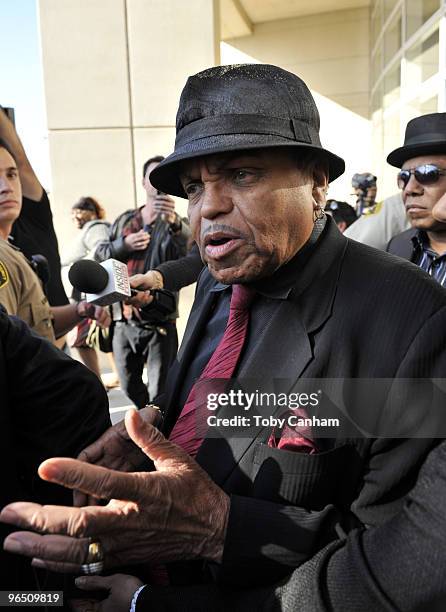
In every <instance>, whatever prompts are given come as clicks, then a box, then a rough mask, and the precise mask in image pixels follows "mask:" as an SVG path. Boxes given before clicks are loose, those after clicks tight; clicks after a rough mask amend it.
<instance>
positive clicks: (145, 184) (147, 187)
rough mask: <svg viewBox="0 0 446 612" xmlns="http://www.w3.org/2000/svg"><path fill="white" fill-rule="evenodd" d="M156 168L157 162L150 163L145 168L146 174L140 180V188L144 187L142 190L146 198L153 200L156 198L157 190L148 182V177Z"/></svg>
mask: <svg viewBox="0 0 446 612" xmlns="http://www.w3.org/2000/svg"><path fill="white" fill-rule="evenodd" d="M157 166H159V162H152V163H151V164H149V165H148V166H147V170H146V174H145V176H144V178H143V180H142V186H143V187H144V190H145V192H146V194H147V197H149V198H154V197H155V196H156V194H157V193H158V192H157V189H156V187H154V186H153V185H152V183H151V182H150V179H149V176H150V173H151V172H152V170H154V169H155V168H156V167H157Z"/></svg>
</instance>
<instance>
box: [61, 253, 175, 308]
mask: <svg viewBox="0 0 446 612" xmlns="http://www.w3.org/2000/svg"><path fill="white" fill-rule="evenodd" d="M68 278H69V279H70V283H71V284H72V285H73V287H75V288H76V289H78V290H79V291H81V292H83V293H85V294H86V299H87V302H88V303H89V304H96V305H97V306H110V305H111V304H115V303H116V302H127V301H128V302H130V303H132V302H131V301H130V298H136V300H135V301H136V304H137V305H138V306H139V307H140V308H144V307H147V306H149V307H151V306H152V305H153V307H154V308H156V310H157V311H158V313H160V314H163V315H168V314H171V313H172V312H175V310H176V299H175V296H174V294H172V292H170V291H165V290H164V289H153V290H151V291H150V292H144V293H141V292H138V291H136V290H135V289H131V288H130V282H129V274H128V270H127V266H126V265H125V263H122V262H121V261H118V260H116V259H107V260H106V261H103V262H102V264H99V263H97V262H96V261H92V260H90V259H82V260H80V261H77V262H76V263H74V264H73V265H72V266H71V268H70V271H69V273H68Z"/></svg>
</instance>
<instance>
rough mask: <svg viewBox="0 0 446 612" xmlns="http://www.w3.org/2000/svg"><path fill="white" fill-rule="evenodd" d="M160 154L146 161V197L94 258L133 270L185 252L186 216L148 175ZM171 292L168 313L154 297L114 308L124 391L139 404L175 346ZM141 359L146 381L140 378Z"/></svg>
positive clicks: (158, 384) (158, 383)
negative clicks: (146, 302)
mask: <svg viewBox="0 0 446 612" xmlns="http://www.w3.org/2000/svg"><path fill="white" fill-rule="evenodd" d="M162 159H164V158H163V157H161V156H156V157H152V158H150V159H148V160H147V161H146V162H145V164H144V166H143V182H142V184H143V187H144V190H145V192H146V203H145V204H144V206H141V207H140V208H138V209H133V210H127V211H126V212H124V213H122V214H121V215H120V216H119V217H118V218H117V219H116V220H115V222H114V223H113V225H112V228H111V231H110V239H109V240H108V241H104V242H100V243H99V245H98V246H97V248H96V251H95V259H96V260H97V261H104V260H106V259H108V258H110V257H113V258H115V259H118V260H119V261H123V262H125V263H126V264H127V267H128V269H129V274H137V273H142V272H146V271H147V270H149V269H151V268H154V267H156V266H158V265H160V264H163V263H164V262H167V261H170V260H176V259H178V258H180V257H182V256H183V255H185V254H186V250H187V242H188V239H189V236H190V231H189V225H188V222H187V220H185V219H181V218H180V217H179V216H178V215H177V214H176V213H175V207H174V200H173V199H172V198H171V197H169V196H167V195H166V194H164V193H160V192H159V191H157V190H156V189H155V188H154V187H153V186H152V184H151V183H150V180H149V174H150V172H151V171H152V170H153V169H154V168H156V166H157V165H158V164H159V163H160V161H161V160H162ZM174 297H175V300H173V301H172V304H173V309H172V310H171V311H170V312H167V313H166V312H165V311H163V310H161V309H160V308H159V306H158V304H157V302H156V300H155V301H153V302H152V304H151V305H150V307H149V308H145V309H144V311H143V312H142V311H141V310H140V309H138V308H137V307H136V306H131V305H128V304H127V305H124V306H123V307H122V309H121V310H120V311H119V313H118V314H117V313H116V309H114V321H115V322H114V327H113V354H114V357H115V363H116V369H117V372H118V376H119V380H120V382H121V387H122V389H123V391H124V392H125V393H126V394H127V395H128V397H129V398H130V399H131V400H132V402H133V403H134V404H135V405H136V406H137V407H138V408H142V407H143V406H145V405H146V404H147V403H148V402H149V401H153V400H154V398H155V397H157V396H158V395H159V394H160V393H162V392H163V390H164V384H165V380H166V375H167V371H168V369H169V367H170V364H171V363H172V361H173V360H174V358H175V355H176V353H177V350H178V336H177V329H176V319H177V317H178V294H177V293H175V296H174ZM145 364H146V365H147V377H148V385H147V386H146V385H145V384H144V383H143V381H142V373H143V368H144V365H145Z"/></svg>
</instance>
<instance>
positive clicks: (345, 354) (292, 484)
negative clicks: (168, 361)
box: [164, 220, 446, 586]
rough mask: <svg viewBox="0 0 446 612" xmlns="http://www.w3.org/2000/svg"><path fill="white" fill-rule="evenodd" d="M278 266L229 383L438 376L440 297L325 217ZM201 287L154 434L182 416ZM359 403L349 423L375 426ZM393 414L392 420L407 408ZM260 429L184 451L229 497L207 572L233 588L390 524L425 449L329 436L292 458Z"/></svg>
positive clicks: (270, 385) (443, 318) (379, 402)
mask: <svg viewBox="0 0 446 612" xmlns="http://www.w3.org/2000/svg"><path fill="white" fill-rule="evenodd" d="M287 266H289V267H291V270H292V274H293V275H294V285H293V290H292V292H291V294H290V296H289V298H288V299H287V300H271V299H266V298H261V299H262V302H261V309H260V314H259V316H261V317H262V320H263V321H264V326H263V332H262V333H261V335H260V337H259V338H258V341H257V343H256V344H255V347H254V349H253V350H252V351H251V352H250V353H249V354H245V355H244V358H243V361H242V363H241V367H240V369H239V372H238V377H239V378H245V379H250V378H251V379H256V380H257V381H261V383H260V382H259V385H260V386H259V388H261V389H262V390H271V389H274V388H275V384H276V381H277V379H285V380H288V381H291V382H292V383H293V382H294V381H296V380H299V379H300V378H302V377H307V378H322V379H323V378H330V379H343V378H365V379H377V378H384V379H393V378H404V379H413V378H431V377H434V378H435V377H438V378H440V377H443V376H444V372H445V369H446V347H445V343H444V341H443V335H442V334H439V333H438V330H439V329H444V328H445V326H446V292H445V290H444V289H443V288H442V287H440V286H439V285H438V284H437V283H435V282H434V281H432V280H431V279H429V278H427V277H426V275H425V274H424V273H423V272H422V271H421V270H419V269H417V268H416V267H415V266H413V265H411V264H409V263H406V262H402V261H401V260H400V259H398V258H396V257H393V256H390V255H388V254H387V253H383V252H381V251H377V250H375V249H373V248H370V247H367V246H365V245H362V244H359V243H357V242H354V241H350V240H347V239H346V238H345V237H343V236H342V235H341V234H340V233H339V231H338V229H337V228H336V226H335V225H334V223H332V222H331V220H328V221H327V225H326V228H325V230H324V232H323V234H322V235H321V237H320V238H319V240H318V242H317V244H316V246H315V248H314V250H313V252H312V254H311V256H310V257H309V258H308V260H307V261H306V263H305V266H304V267H303V268H301V267H300V266H299V257H297V259H296V260H294V261H292V262H290V263H289V264H287ZM288 272H289V269H288ZM214 284H215V281H214V279H213V278H212V277H211V276H210V274H209V273H208V272H207V271H205V272H204V273H203V274H202V275H201V278H200V280H199V283H198V286H197V293H196V299H195V302H194V306H193V308H192V311H191V315H190V318H189V322H188V325H187V328H186V331H185V335H184V339H183V343H182V346H181V349H180V351H179V354H178V360H177V362H176V363H175V364H174V366H173V368H172V369H171V372H170V375H169V380H168V389H167V393H166V397H165V403H164V408H165V433H166V434H168V433H169V432H170V431H171V429H172V427H173V425H174V423H175V421H176V419H177V417H178V415H179V413H180V411H181V406H179V405H178V403H177V397H178V394H179V390H180V388H181V382H182V378H183V376H184V373H185V371H186V368H187V365H188V363H189V362H190V360H191V359H192V358H193V355H194V349H195V347H196V344H197V341H198V339H199V338H200V335H201V333H202V331H203V329H204V327H205V325H206V322H207V320H208V317H209V313H210V310H211V308H212V304H213V300H214V299H215V295H214V294H212V293H210V292H209V289H210V288H212V287H213V286H214ZM369 399H370V401H369V404H368V405H367V406H364V410H362V406H359V407H357V408H359V410H358V414H359V415H360V416H361V414H362V415H363V416H364V415H365V416H366V417H367V416H369V415H370V414H371V415H372V417H373V419H377V418H379V417H380V416H382V413H383V412H384V410H385V409H386V408H385V399H386V398H385V397H376V398H374V397H371V398H369ZM400 409H401V411H402V416H404V411H405V410H406V406H405V405H402V406H400ZM407 410H410V409H409V407H407ZM224 412H225V411H224V410H223V413H224ZM226 412H227V413H228V414H230V409H226ZM270 433H271V430H270V429H269V428H261V427H259V428H258V429H257V430H255V431H254V433H253V436H252V437H250V438H240V437H234V438H233V439H224V438H221V439H210V438H209V439H205V440H204V442H203V444H202V446H201V448H200V449H199V452H198V455H197V461H198V462H199V463H200V464H201V465H202V467H203V468H204V469H205V470H206V471H207V472H208V473H209V474H210V476H211V477H212V478H213V480H214V481H215V482H216V483H217V484H218V485H219V486H221V487H222V488H223V489H224V490H225V491H226V492H227V493H228V494H230V495H231V509H230V516H229V523H228V530H227V537H226V541H225V549H224V558H223V563H222V565H221V566H220V567H219V568H218V570H217V569H216V568H212V567H211V568H210V570H211V573H213V574H214V577H215V576H217V577H218V579H219V580H221V581H226V582H232V583H235V584H237V583H241V584H243V585H245V586H246V585H248V584H259V583H263V584H264V583H266V582H271V581H273V580H277V579H279V578H281V577H282V576H284V575H286V574H287V573H289V572H290V568H294V567H297V566H299V565H300V564H301V563H303V562H304V561H306V560H307V559H308V558H309V557H310V556H311V555H312V554H314V552H315V551H317V550H318V549H320V548H322V546H324V545H325V544H326V543H327V542H329V541H331V540H333V539H335V538H337V537H338V534H339V533H340V532H342V530H344V531H348V530H349V529H350V528H352V526H357V525H358V524H365V525H367V526H370V525H377V524H380V523H382V522H384V521H385V520H387V519H389V518H390V517H392V516H393V515H395V514H396V513H397V512H398V510H399V509H400V508H401V505H402V503H403V498H404V496H405V495H406V494H407V493H408V492H409V491H410V489H411V487H412V486H413V484H414V482H415V479H416V475H417V472H418V470H419V467H420V465H421V463H422V461H423V460H424V458H425V456H426V454H427V452H428V451H429V449H430V448H431V447H432V445H433V442H432V441H431V440H428V439H422V438H420V439H404V438H381V439H373V438H367V437H361V436H359V435H358V436H352V437H343V436H336V434H334V437H333V438H332V439H330V440H326V439H325V440H322V441H321V444H322V447H323V449H324V452H321V453H318V454H316V455H304V454H301V453H292V452H289V451H282V450H278V449H272V448H268V446H267V445H266V442H267V440H268V437H269V435H270ZM177 569H178V568H177ZM200 569H201V568H200ZM171 579H172V582H183V583H187V582H189V583H190V582H191V581H200V580H203V579H204V576H203V574H202V573H200V572H198V573H194V572H191V573H188V572H187V570H186V569H185V567H184V565H182V566H181V569H180V570H179V571H178V572H176V571H175V567H174V566H173V567H171Z"/></svg>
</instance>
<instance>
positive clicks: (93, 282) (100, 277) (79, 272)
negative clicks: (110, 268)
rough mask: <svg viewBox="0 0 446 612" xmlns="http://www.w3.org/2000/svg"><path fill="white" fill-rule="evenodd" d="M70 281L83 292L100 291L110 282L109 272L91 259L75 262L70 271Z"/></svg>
mask: <svg viewBox="0 0 446 612" xmlns="http://www.w3.org/2000/svg"><path fill="white" fill-rule="evenodd" d="M68 278H69V279H70V283H71V284H72V285H73V287H75V288H76V289H78V290H79V291H82V292H83V293H100V292H101V291H103V290H104V289H105V287H106V286H107V283H108V274H107V270H105V269H104V268H103V267H102V266H101V264H99V263H98V262H97V261H93V260H91V259H81V260H80V261H76V263H74V264H73V265H72V266H71V268H70V270H69V272H68Z"/></svg>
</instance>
